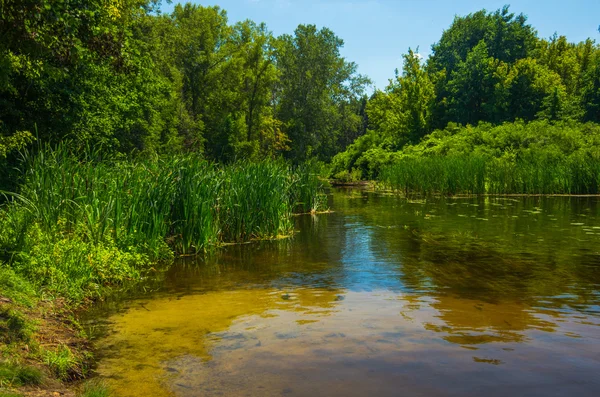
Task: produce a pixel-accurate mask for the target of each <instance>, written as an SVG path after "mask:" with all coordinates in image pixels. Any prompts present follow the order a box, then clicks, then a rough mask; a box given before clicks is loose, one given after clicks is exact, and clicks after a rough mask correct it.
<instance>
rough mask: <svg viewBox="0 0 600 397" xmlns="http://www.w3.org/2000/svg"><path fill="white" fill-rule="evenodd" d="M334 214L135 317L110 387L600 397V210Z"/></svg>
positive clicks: (376, 208)
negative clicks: (599, 352) (579, 396)
mask: <svg viewBox="0 0 600 397" xmlns="http://www.w3.org/2000/svg"><path fill="white" fill-rule="evenodd" d="M333 203H334V204H333V209H334V210H335V213H333V214H329V215H323V216H303V217H298V218H297V225H296V228H297V230H299V232H298V234H297V235H296V236H295V237H294V238H293V239H290V240H283V241H277V242H264V243H260V244H250V245H243V246H230V247H227V248H225V249H223V250H221V251H219V252H218V253H216V254H215V255H214V256H213V257H211V258H208V259H207V260H206V261H204V262H202V263H193V262H192V261H191V260H190V259H187V260H182V261H181V263H179V264H178V265H177V266H175V267H173V268H172V269H171V271H170V272H169V273H168V274H167V276H166V279H165V281H164V284H163V286H162V288H161V289H160V291H158V292H157V293H155V294H153V295H151V296H145V297H143V298H141V299H134V300H130V301H128V302H124V303H123V302H121V303H120V307H121V310H120V311H119V312H117V313H114V314H112V315H111V316H110V318H109V319H110V330H111V332H110V334H109V335H108V336H107V337H105V338H103V339H102V340H101V341H100V345H101V352H102V354H103V355H104V357H103V359H102V360H101V361H100V366H99V369H98V371H99V373H100V374H101V375H103V376H104V377H106V378H107V379H108V381H109V382H110V384H111V385H113V387H114V388H115V389H116V390H117V395H123V396H141V395H181V396H200V395H202V396H205V395H206V396H211V395H228V396H230V395H231V396H235V395H252V396H254V395H256V396H270V395H277V396H279V395H299V396H304V395H310V394H315V395H332V396H335V395H339V396H353V395H357V396H358V395H390V396H395V395H398V390H404V391H406V392H407V394H409V395H428V396H431V395H473V396H477V395H481V394H483V393H485V394H488V395H499V396H500V395H507V394H511V393H514V394H517V395H542V394H543V395H557V396H558V395H570V394H578V395H590V396H592V395H598V394H600V384H599V383H598V382H599V380H598V379H597V377H596V373H597V370H598V368H600V355H599V354H598V353H597V351H598V348H597V345H598V342H599V339H600V328H599V327H600V293H599V290H600V288H599V287H600V207H598V198H565V197H555V198H492V197H484V198H459V199H429V200H406V199H402V198H399V197H396V196H386V195H377V194H372V193H367V192H364V191H352V190H341V191H336V192H335V193H334V194H333ZM99 309H100V312H102V308H99ZM103 315H104V314H103ZM457 380H460V382H457Z"/></svg>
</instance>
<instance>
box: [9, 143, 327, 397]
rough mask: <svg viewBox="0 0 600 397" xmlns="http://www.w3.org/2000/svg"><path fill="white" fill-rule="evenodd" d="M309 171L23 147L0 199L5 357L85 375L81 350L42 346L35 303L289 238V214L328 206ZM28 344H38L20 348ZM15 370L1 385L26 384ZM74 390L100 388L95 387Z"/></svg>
mask: <svg viewBox="0 0 600 397" xmlns="http://www.w3.org/2000/svg"><path fill="white" fill-rule="evenodd" d="M318 173H319V172H318V170H317V167H316V165H315V164H307V165H302V166H299V167H292V166H291V165H289V164H287V163H285V162H283V161H262V162H254V163H251V162H243V163H241V162H240V163H236V164H231V165H223V166H219V165H215V164H212V163H209V162H206V161H205V160H203V159H201V158H200V157H198V156H194V155H188V156H176V157H172V158H165V159H155V160H152V161H139V162H130V161H113V160H106V159H102V156H101V155H100V154H99V153H96V152H88V153H84V154H81V155H80V154H75V153H72V152H70V151H69V149H68V148H67V147H66V146H65V145H59V146H58V147H56V148H54V149H53V148H50V147H45V148H38V151H37V152H36V153H30V152H25V153H24V154H23V161H22V172H21V174H22V175H21V178H20V180H22V184H21V185H20V188H19V191H18V192H14V193H7V192H0V194H2V195H3V197H4V199H5V200H4V204H3V205H2V206H0V299H2V303H3V306H2V310H1V311H0V348H2V349H3V355H4V353H5V352H7V354H9V355H12V356H14V357H13V361H15V360H14V359H16V358H22V357H21V356H23V355H24V356H27V357H28V359H36V360H38V361H41V362H42V363H43V364H44V365H45V366H46V367H47V368H48V370H49V371H48V372H49V373H51V374H52V375H53V376H54V377H56V378H58V379H60V380H62V381H71V380H75V379H81V378H83V377H84V376H85V375H86V370H85V369H86V368H87V365H86V364H87V363H86V361H87V360H86V359H82V357H83V358H86V356H85V354H83V353H82V352H81V351H79V350H78V349H79V347H82V348H85V347H83V346H79V345H77V344H73V345H72V344H69V346H77V347H73V349H74V350H71V348H69V347H68V346H67V345H66V344H64V345H60V346H58V347H57V348H55V349H47V350H44V349H42V348H40V345H39V343H38V342H37V340H36V332H37V331H36V327H37V325H36V324H37V322H36V321H37V317H36V321H33V318H34V317H35V315H38V314H39V313H38V312H40V311H41V308H42V307H48V310H53V309H52V308H50V307H51V306H53V305H54V303H57V302H58V304H57V305H56V307H57V308H59V309H57V310H63V309H64V310H69V309H73V308H75V307H77V306H80V305H82V304H85V303H86V302H87V301H89V300H93V299H96V298H102V297H103V296H104V295H105V294H106V293H107V291H108V290H109V289H111V288H113V287H121V286H129V285H134V284H135V282H136V281H139V280H142V279H144V278H146V277H147V276H148V275H149V274H150V273H151V272H155V271H156V270H155V269H156V268H158V266H157V265H158V264H161V263H165V262H166V263H169V262H170V261H172V259H173V258H174V256H175V255H176V254H197V253H203V252H206V251H208V250H212V249H214V248H215V247H218V246H220V245H222V244H225V243H241V242H247V241H251V240H255V239H271V238H278V237H281V236H283V235H289V234H291V233H292V232H293V214H294V213H296V212H302V213H304V212H311V211H320V210H324V209H326V208H325V205H326V196H325V195H324V194H323V193H322V186H321V182H320V179H319V176H318ZM44 302H46V303H47V302H52V304H47V305H46V303H44ZM45 305H46V306H45ZM38 309H40V310H38ZM34 312H35V313H37V314H35V315H34V314H33V313H34ZM28 313H29V314H28ZM60 321H61V320H57V321H56V322H55V324H54V325H53V327H55V328H60V324H59V323H60ZM65 321H66V320H65ZM41 323H44V321H43V320H41ZM67 323H68V321H67V322H65V324H67ZM54 331H55V330H54V329H52V331H51V332H54ZM59 332H61V331H60V330H59ZM73 332H74V331H73ZM66 333H67V334H69V333H68V332H66ZM69 335H70V334H69ZM30 345H31V346H36V348H35V349H31V350H29V349H25V347H26V346H27V347H29V346H30ZM19 352H20V353H19ZM27 352H29V353H27ZM17 361H18V360H17ZM15 368H16V367H15ZM15 368H13V367H9V366H3V367H2V371H3V372H2V371H0V381H1V382H4V383H5V384H10V385H11V387H12V386H15V387H19V386H21V385H24V384H30V383H31V382H33V381H34V379H33V378H31V379H29V378H27V371H26V370H17V369H15ZM18 371H21V372H18ZM0 387H3V386H1V385H0ZM83 395H85V396H106V395H107V391H106V388H105V387H103V386H102V385H99V384H93V385H90V386H89V387H88V388H86V390H85V391H84V394H83Z"/></svg>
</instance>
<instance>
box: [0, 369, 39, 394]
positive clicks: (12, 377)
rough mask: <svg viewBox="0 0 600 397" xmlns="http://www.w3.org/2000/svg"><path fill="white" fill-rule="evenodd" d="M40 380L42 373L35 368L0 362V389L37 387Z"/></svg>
mask: <svg viewBox="0 0 600 397" xmlns="http://www.w3.org/2000/svg"><path fill="white" fill-rule="evenodd" d="M42 380H43V374H42V372H41V371H40V370H39V369H37V368H35V367H30V366H24V365H17V364H11V363H7V362H0V387H20V386H28V385H39V384H41V383H42ZM0 395H1V394H0Z"/></svg>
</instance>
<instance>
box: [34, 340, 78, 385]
mask: <svg viewBox="0 0 600 397" xmlns="http://www.w3.org/2000/svg"><path fill="white" fill-rule="evenodd" d="M42 355H43V358H44V362H45V364H46V365H47V366H48V368H50V370H51V371H52V372H53V373H54V375H55V376H56V377H57V378H58V379H60V380H64V381H66V380H74V379H79V378H82V377H83V375H84V374H83V373H82V372H83V371H82V368H83V366H82V365H81V361H80V360H79V359H78V358H77V357H76V356H75V355H74V354H73V352H72V351H71V349H69V347H68V346H65V345H60V346H58V347H57V348H56V350H45V351H44V352H43V354H42Z"/></svg>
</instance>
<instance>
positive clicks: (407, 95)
mask: <svg viewBox="0 0 600 397" xmlns="http://www.w3.org/2000/svg"><path fill="white" fill-rule="evenodd" d="M403 58H404V62H403V66H402V71H401V72H399V71H397V72H396V77H395V78H394V79H392V80H390V83H389V85H388V86H387V87H386V88H385V90H384V91H377V92H375V93H374V94H373V96H372V97H371V98H370V100H369V102H368V105H367V107H366V110H365V113H366V115H367V118H368V132H367V133H366V134H365V135H364V136H362V137H360V138H359V139H358V140H357V141H355V142H354V143H353V144H352V145H351V146H350V147H349V148H348V149H347V150H346V151H345V152H343V153H340V154H338V155H337V156H336V157H335V158H334V160H333V166H334V167H333V174H334V175H337V176H338V177H340V178H352V177H354V178H356V177H362V178H374V177H377V175H378V173H379V171H380V170H381V167H382V166H384V165H386V164H389V163H392V162H393V161H394V159H396V158H398V157H399V156H400V155H401V154H402V152H403V150H404V148H405V147H407V145H408V146H410V145H415V144H419V142H421V140H422V139H423V138H424V137H427V136H428V135H429V134H431V133H432V132H433V131H436V130H443V129H445V128H446V127H447V126H448V125H449V124H450V125H454V126H455V127H456V126H460V125H462V126H467V125H478V124H479V123H490V124H493V125H501V124H504V123H512V122H515V121H519V120H520V121H525V122H531V121H534V120H545V121H548V122H557V121H569V122H571V123H586V122H592V123H598V122H600V46H598V44H596V43H595V42H594V41H593V40H592V39H588V40H586V41H584V42H580V43H571V42H569V41H568V40H567V38H566V37H564V36H558V35H554V36H553V37H551V38H549V39H542V38H539V37H538V34H537V32H536V31H535V29H534V28H533V27H532V26H531V25H529V24H527V19H526V17H525V16H523V15H515V14H513V13H510V12H509V9H508V7H505V8H503V9H502V10H498V11H496V12H491V13H490V12H486V11H485V10H482V11H479V12H476V13H473V14H469V15H467V16H465V17H456V18H455V20H454V22H453V23H452V25H451V26H450V27H449V28H448V29H447V30H445V31H444V33H443V34H442V37H441V39H440V40H439V42H437V43H436V44H434V45H433V47H432V55H431V56H430V57H429V58H428V59H427V60H422V59H421V57H420V55H419V54H418V53H417V52H414V51H412V50H409V52H408V54H406V55H404V57H403ZM570 125H571V126H574V125H576V124H570ZM507 128H508V127H507ZM573 128H576V129H580V130H581V131H586V130H587V127H585V126H584V125H583V124H578V125H577V126H575V127H573ZM515 131H522V129H521V128H519V127H515ZM468 132H469V131H467V133H468ZM437 135H438V136H441V135H443V134H441V133H438V134H437ZM446 135H448V134H446ZM521 138H522V139H526V137H525V136H523V137H521Z"/></svg>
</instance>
